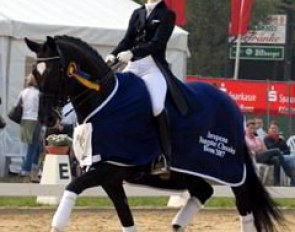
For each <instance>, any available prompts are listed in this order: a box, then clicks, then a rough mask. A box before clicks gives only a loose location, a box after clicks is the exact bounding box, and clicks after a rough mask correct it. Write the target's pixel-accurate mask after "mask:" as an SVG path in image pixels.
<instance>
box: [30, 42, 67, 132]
mask: <svg viewBox="0 0 295 232" xmlns="http://www.w3.org/2000/svg"><path fill="white" fill-rule="evenodd" d="M25 41H26V44H27V46H28V47H29V48H30V50H32V51H33V52H35V53H36V55H37V62H36V64H35V65H34V66H33V70H32V73H33V75H34V76H35V77H36V81H37V84H38V87H39V90H40V102H39V120H40V122H41V123H43V124H45V125H47V126H48V127H53V126H54V125H56V123H57V121H58V120H59V119H60V113H59V112H60V111H59V109H58V108H59V106H60V103H61V102H62V101H63V100H64V98H65V88H64V81H63V80H64V78H62V76H63V68H64V67H63V60H62V59H63V58H62V56H61V54H60V51H59V49H58V47H57V45H56V43H55V41H54V39H53V38H51V37H47V40H46V41H45V42H44V43H42V44H41V43H37V42H34V41H31V40H29V39H27V38H26V39H25Z"/></svg>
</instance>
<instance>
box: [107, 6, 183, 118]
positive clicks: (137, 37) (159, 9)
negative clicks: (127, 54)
mask: <svg viewBox="0 0 295 232" xmlns="http://www.w3.org/2000/svg"><path fill="white" fill-rule="evenodd" d="M146 13H147V12H146V8H145V6H142V7H140V8H138V9H136V10H135V11H134V12H133V14H132V16H131V18H130V20H129V26H128V29H127V32H126V34H125V36H124V38H123V39H122V41H121V42H120V43H119V44H118V46H117V48H115V49H114V51H113V52H112V54H113V55H115V56H117V55H118V53H120V52H123V51H127V50H131V52H132V53H133V58H132V60H133V61H134V60H138V59H141V58H144V57H147V56H149V55H151V56H152V57H153V59H154V61H155V62H156V64H157V66H158V67H159V69H160V70H161V72H162V73H163V75H164V77H165V79H166V81H167V86H168V90H169V92H170V93H171V95H172V98H173V99H174V102H175V104H176V105H177V107H178V109H179V110H180V112H181V113H182V114H186V113H187V111H188V107H187V105H186V102H185V100H184V99H183V97H182V94H181V93H180V92H179V90H178V88H177V86H176V84H175V83H174V82H175V81H173V79H174V78H175V77H174V75H173V74H172V72H171V70H170V68H169V65H168V62H167V60H166V48H167V43H168V41H169V39H170V37H171V35H172V32H173V29H174V27H175V21H176V14H175V13H174V11H172V10H170V9H169V8H168V7H167V5H166V4H165V2H164V1H161V2H160V3H159V4H158V5H156V7H155V8H154V9H153V11H152V12H151V14H150V15H149V17H146Z"/></svg>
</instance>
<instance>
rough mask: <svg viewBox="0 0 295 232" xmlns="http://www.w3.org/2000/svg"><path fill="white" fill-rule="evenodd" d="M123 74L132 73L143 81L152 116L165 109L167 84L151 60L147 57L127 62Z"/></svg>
mask: <svg viewBox="0 0 295 232" xmlns="http://www.w3.org/2000/svg"><path fill="white" fill-rule="evenodd" d="M123 72H132V73H134V74H136V75H137V76H139V77H140V78H141V79H142V80H143V81H144V83H145V85H146V87H147V89H148V91H149V94H150V97H151V101H152V107H153V115H154V116H157V115H159V114H160V113H161V112H162V111H163V110H164V107H165V99H166V93H167V84H166V80H165V77H164V76H163V74H162V73H161V71H160V69H159V68H158V66H157V65H156V63H155V61H154V60H153V58H152V57H151V56H148V57H145V58H143V59H140V60H136V61H134V62H129V63H128V65H127V66H126V68H125V69H124V71H123Z"/></svg>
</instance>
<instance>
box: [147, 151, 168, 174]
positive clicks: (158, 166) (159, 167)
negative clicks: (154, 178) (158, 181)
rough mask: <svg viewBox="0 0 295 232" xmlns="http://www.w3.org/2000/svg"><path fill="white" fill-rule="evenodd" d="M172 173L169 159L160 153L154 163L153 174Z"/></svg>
mask: <svg viewBox="0 0 295 232" xmlns="http://www.w3.org/2000/svg"><path fill="white" fill-rule="evenodd" d="M167 174H170V168H169V166H168V162H167V159H166V157H165V156H164V155H160V156H159V157H158V158H157V159H156V160H155V161H154V163H153V164H152V170H151V175H167Z"/></svg>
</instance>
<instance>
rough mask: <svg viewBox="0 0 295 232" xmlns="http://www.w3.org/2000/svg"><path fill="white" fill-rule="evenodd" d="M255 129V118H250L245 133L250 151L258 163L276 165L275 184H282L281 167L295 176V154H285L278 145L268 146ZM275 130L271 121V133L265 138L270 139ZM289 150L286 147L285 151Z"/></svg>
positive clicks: (291, 175)
mask: <svg viewBox="0 0 295 232" xmlns="http://www.w3.org/2000/svg"><path fill="white" fill-rule="evenodd" d="M255 129H256V128H255V120H248V121H247V123H246V133H245V140H246V144H247V146H248V148H249V150H250V153H251V154H252V155H253V156H254V158H255V160H256V162H257V163H263V164H266V165H274V185H279V184H280V168H281V167H283V169H284V171H285V172H286V174H287V175H288V176H290V177H294V174H295V156H290V155H289V154H284V153H283V152H282V151H281V150H280V149H279V148H278V147H276V146H270V145H269V147H267V146H266V145H265V143H264V142H263V141H262V140H261V139H260V138H259V137H258V136H257V135H255ZM277 129H278V128H277ZM274 131H275V130H274V128H273V125H272V123H271V125H270V130H269V135H267V136H266V137H265V140H269V136H270V134H271V136H272V135H273V133H274ZM277 131H278V130H277ZM282 147H284V146H282ZM284 148H285V147H284ZM287 150H288V149H286V148H285V151H287Z"/></svg>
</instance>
